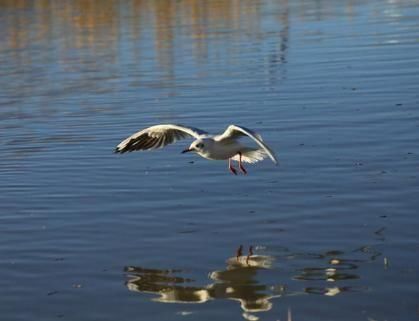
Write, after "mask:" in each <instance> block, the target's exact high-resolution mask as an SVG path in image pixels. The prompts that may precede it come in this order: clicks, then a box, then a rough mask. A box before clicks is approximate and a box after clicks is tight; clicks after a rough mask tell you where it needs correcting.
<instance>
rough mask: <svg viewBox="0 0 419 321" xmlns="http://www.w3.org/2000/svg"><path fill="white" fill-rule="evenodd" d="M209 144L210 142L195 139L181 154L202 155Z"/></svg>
mask: <svg viewBox="0 0 419 321" xmlns="http://www.w3.org/2000/svg"><path fill="white" fill-rule="evenodd" d="M209 144H210V141H209V140H207V139H197V140H195V141H194V142H193V143H192V144H191V145H190V146H189V147H188V148H187V149H185V150H183V151H182V153H188V152H196V153H202V152H204V151H205V150H206V149H207V148H208V145H209Z"/></svg>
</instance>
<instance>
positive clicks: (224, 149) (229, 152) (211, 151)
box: [199, 142, 242, 160]
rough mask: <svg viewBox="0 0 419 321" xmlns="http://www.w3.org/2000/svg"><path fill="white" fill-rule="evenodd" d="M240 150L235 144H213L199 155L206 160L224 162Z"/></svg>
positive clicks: (238, 145)
mask: <svg viewBox="0 0 419 321" xmlns="http://www.w3.org/2000/svg"><path fill="white" fill-rule="evenodd" d="M241 148H242V146H241V144H238V143H236V142H233V143H229V144H225V143H217V142H215V143H214V144H213V145H212V146H211V147H210V148H208V149H207V150H205V151H203V152H201V153H199V154H200V155H201V156H202V157H204V158H207V159H216V160H224V159H229V158H231V157H233V156H235V155H237V153H238V152H239V151H240V150H241Z"/></svg>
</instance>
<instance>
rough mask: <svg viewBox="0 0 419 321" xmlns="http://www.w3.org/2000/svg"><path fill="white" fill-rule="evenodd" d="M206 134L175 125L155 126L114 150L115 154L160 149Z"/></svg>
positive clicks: (125, 140)
mask: <svg viewBox="0 0 419 321" xmlns="http://www.w3.org/2000/svg"><path fill="white" fill-rule="evenodd" d="M206 134H207V133H206V132H204V131H202V130H200V129H197V128H193V127H185V126H182V125H175V124H164V125H155V126H151V127H148V128H145V129H143V130H140V131H139V132H137V133H135V134H133V135H131V136H130V137H128V138H126V139H124V140H123V141H122V142H120V143H119V145H118V146H116V148H115V153H125V152H132V151H134V150H149V149H156V148H162V147H164V146H166V145H169V144H171V143H174V142H175V141H177V140H180V139H184V138H187V137H194V138H200V137H201V136H204V135H206Z"/></svg>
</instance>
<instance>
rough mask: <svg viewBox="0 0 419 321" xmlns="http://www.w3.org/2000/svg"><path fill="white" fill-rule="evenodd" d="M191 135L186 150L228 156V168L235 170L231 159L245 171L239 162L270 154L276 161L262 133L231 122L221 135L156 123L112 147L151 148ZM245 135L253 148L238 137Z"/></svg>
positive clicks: (212, 156) (221, 157)
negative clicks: (251, 141) (252, 144)
mask: <svg viewBox="0 0 419 321" xmlns="http://www.w3.org/2000/svg"><path fill="white" fill-rule="evenodd" d="M187 137H192V138H194V139H195V140H194V141H193V142H192V144H191V145H190V146H189V148H187V149H185V150H184V151H183V153H186V152H192V151H193V152H196V153H197V154H198V155H200V156H202V157H204V158H206V159H211V160H228V162H229V169H230V171H231V172H232V173H233V174H237V171H236V169H235V168H234V167H233V166H232V164H231V160H235V161H238V162H239V168H240V170H241V171H242V172H243V173H244V174H246V173H247V172H246V170H245V169H244V167H243V165H242V162H246V163H256V162H258V161H261V160H263V159H265V158H267V157H269V158H270V159H271V160H272V161H273V162H274V163H275V164H277V163H278V161H277V158H276V156H275V154H274V152H273V151H272V150H271V149H270V148H269V147H268V146H267V145H266V144H265V142H264V141H263V139H262V137H261V136H260V135H259V134H257V133H255V132H253V131H252V130H250V129H247V128H245V127H241V126H236V125H230V126H228V127H227V129H226V130H225V131H224V133H222V134H220V135H210V134H208V133H207V132H205V131H203V130H200V129H198V128H193V127H186V126H182V125H175V124H163V125H155V126H151V127H148V128H145V129H143V130H141V131H139V132H137V133H135V134H133V135H131V136H130V137H128V138H126V139H125V140H123V141H122V142H121V143H119V144H118V146H117V147H116V149H115V152H116V153H125V152H132V151H135V150H150V149H157V148H162V147H164V146H167V145H168V144H171V143H174V142H176V141H178V140H180V139H184V138H187ZM242 137H248V138H250V139H252V140H253V141H254V142H255V143H256V144H257V145H258V147H257V148H252V147H249V146H246V145H243V144H242V143H241V142H240V138H242Z"/></svg>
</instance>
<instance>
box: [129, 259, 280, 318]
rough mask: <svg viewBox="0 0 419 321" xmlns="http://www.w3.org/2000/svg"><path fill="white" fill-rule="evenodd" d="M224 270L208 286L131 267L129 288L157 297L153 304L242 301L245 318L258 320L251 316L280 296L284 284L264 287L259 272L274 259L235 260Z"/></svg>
mask: <svg viewBox="0 0 419 321" xmlns="http://www.w3.org/2000/svg"><path fill="white" fill-rule="evenodd" d="M226 263H227V267H226V269H225V270H220V271H213V272H211V273H210V274H209V278H210V279H211V280H212V283H210V284H208V285H205V286H188V285H187V284H188V283H189V284H193V283H194V282H195V281H194V280H192V279H188V278H184V277H181V276H179V275H180V273H181V271H179V270H156V269H144V268H141V267H133V266H129V267H126V268H125V271H126V272H127V274H128V281H127V282H126V285H127V287H128V289H129V290H131V291H138V292H144V293H153V294H158V295H159V297H157V298H154V299H153V300H154V301H158V302H165V303H176V302H177V303H203V302H207V301H208V300H212V299H232V300H237V301H239V302H240V305H241V308H242V309H243V317H245V318H250V319H252V320H257V319H258V318H257V317H256V316H254V315H251V314H250V313H255V312H261V311H268V310H270V309H271V307H272V303H271V302H270V300H271V299H272V298H274V297H278V296H281V295H282V294H283V292H284V290H285V287H284V285H282V284H270V285H266V284H261V283H260V282H258V280H257V274H258V271H260V270H264V269H268V268H270V267H272V264H273V257H271V256H263V255H253V256H252V257H250V258H246V257H245V256H242V257H239V258H236V257H232V258H229V259H228V260H227V262H226Z"/></svg>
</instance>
